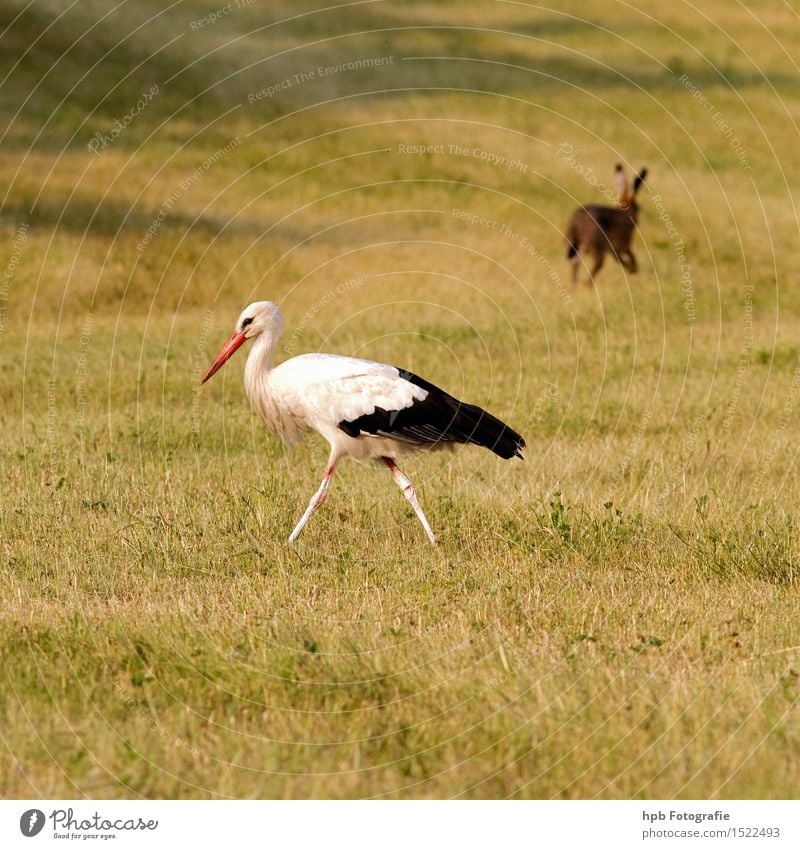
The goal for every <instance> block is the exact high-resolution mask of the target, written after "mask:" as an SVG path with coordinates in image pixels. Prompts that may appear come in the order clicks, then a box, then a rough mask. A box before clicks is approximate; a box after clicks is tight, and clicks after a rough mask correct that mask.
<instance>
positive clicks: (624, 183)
mask: <svg viewBox="0 0 800 849" xmlns="http://www.w3.org/2000/svg"><path fill="white" fill-rule="evenodd" d="M614 184H615V185H616V187H617V194H618V195H619V202H620V203H625V201H626V200H627V199H628V196H629V195H630V185H629V183H628V178H627V176H626V174H625V171H624V170H623V168H622V163H620V162H618V163H617V164H616V165H615V166H614Z"/></svg>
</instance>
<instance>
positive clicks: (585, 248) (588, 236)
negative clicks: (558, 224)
mask: <svg viewBox="0 0 800 849" xmlns="http://www.w3.org/2000/svg"><path fill="white" fill-rule="evenodd" d="M646 176H647V169H646V168H642V170H641V171H640V172H639V174H638V175H637V177H636V179H635V180H634V181H633V188H632V189H631V187H630V184H629V183H628V178H627V177H626V176H625V172H624V171H623V169H622V165H620V164H619V163H617V165H616V168H615V169H614V181H615V183H616V186H617V191H618V192H619V204H618V206H601V205H599V204H591V205H589V206H581V207H579V208H578V209H576V210H575V212H573V213H572V215H571V216H570V219H569V221H568V222H567V232H566V237H567V259H568V260H569V262H570V264H571V265H572V282H573V283H577V282H578V273H579V270H580V264H581V261H582V260H584V259H587V260H588V259H589V258H591V260H592V266H591V268H590V270H589V280H588V283H589V285H590V286H591V285H592V284H593V283H594V277H595V275H596V274H597V272H598V271H600V269H601V267H602V265H603V262H604V261H605V258H606V253H608V252H609V251H610V252H611V255H612V256H613V257H614V259H616V260H617V262H619V263H620V265H621V266H622V267H623V268H624V269H626V271H629V272H630V273H631V274H635V273H636V271H637V269H638V266H637V264H636V257H635V256H634V255H633V251H632V250H631V240H632V239H633V234H634V232H635V230H636V225H637V223H638V221H639V205H638V204H637V202H636V194H637V192H638V191H639V189H640V188H641V185H642V183H643V182H644V180H645V177H646Z"/></svg>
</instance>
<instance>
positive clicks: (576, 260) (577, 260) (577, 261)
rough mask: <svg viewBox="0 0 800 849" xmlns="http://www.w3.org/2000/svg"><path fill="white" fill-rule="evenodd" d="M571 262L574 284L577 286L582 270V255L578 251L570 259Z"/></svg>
mask: <svg viewBox="0 0 800 849" xmlns="http://www.w3.org/2000/svg"><path fill="white" fill-rule="evenodd" d="M569 264H570V265H571V266H572V285H573V286H577V285H578V274H579V272H580V270H581V255H580V254H579V253H576V254H575V256H573V257H572V258H571V259H570V261H569Z"/></svg>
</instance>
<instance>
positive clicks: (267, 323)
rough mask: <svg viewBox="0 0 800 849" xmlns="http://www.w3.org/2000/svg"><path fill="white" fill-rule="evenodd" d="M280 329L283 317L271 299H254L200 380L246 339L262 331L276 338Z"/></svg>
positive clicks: (258, 334) (226, 358) (223, 361)
mask: <svg viewBox="0 0 800 849" xmlns="http://www.w3.org/2000/svg"><path fill="white" fill-rule="evenodd" d="M282 331H283V318H282V317H281V313H280V310H279V309H278V307H277V306H276V305H275V304H273V303H272V301H256V302H255V303H254V304H250V306H249V307H245V309H243V310H242V314H241V315H240V316H239V319H238V321H237V322H236V328H235V329H234V331H233V333H232V334H231V337H230V338H229V339H228V341H227V342H226V343H225V344H224V345H223V346H222V348H220V351H219V353H218V354H217V356H216V359H215V360H214V362H213V363H211V365H210V366H209V367H208V371H207V372H206V373H205V374H204V375H203V379H202V380H201V381H200V382H201V383H205V382H206V381H207V380H208V379H209V377H211V376H212V375H214V374H216V373H217V372H218V371H219V370H220V369H221V368H222V366H224V365H225V363H226V362H227V361H228V360H229V359H230V358H231V357H232V356H233V355H234V354H235V353H236V351H238V350H239V348H241V347H242V345H244V343H245V342H246V341H247V340H248V339H253V338H255V337H256V336H260V335H261V334H262V333H268V334H269V335H270V336H271V337H273V338H277V337H278V336H280V335H281V332H282Z"/></svg>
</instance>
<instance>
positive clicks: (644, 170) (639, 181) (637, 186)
mask: <svg viewBox="0 0 800 849" xmlns="http://www.w3.org/2000/svg"><path fill="white" fill-rule="evenodd" d="M646 176H647V168H642V170H641V171H640V172H639V174H638V176H637V177H636V179H635V180H634V181H633V193H634V194H636V192H638V191H639V189H640V188H641V187H642V183H643V182H644V178H645V177H646Z"/></svg>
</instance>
